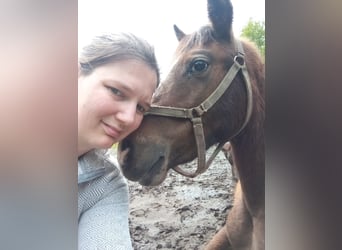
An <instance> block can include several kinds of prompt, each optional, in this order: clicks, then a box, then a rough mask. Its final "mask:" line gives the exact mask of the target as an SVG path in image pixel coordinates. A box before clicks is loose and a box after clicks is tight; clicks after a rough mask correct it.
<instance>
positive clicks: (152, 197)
mask: <svg viewBox="0 0 342 250" xmlns="http://www.w3.org/2000/svg"><path fill="white" fill-rule="evenodd" d="M210 152H212V149H211V150H209V151H208V153H210ZM207 155H208V154H207ZM207 157H208V156H207ZM196 164H197V161H193V162H191V163H188V164H186V165H184V166H186V167H188V168H191V169H195V168H196ZM234 186H235V182H234V181H233V179H232V174H231V167H230V165H229V162H228V160H226V158H225V157H224V154H223V153H222V152H221V153H219V155H218V156H217V157H216V159H215V160H214V162H213V163H212V165H211V166H210V167H209V169H208V170H207V171H206V172H205V173H203V174H201V175H200V176H197V177H196V178H194V179H191V178H186V177H183V176H181V175H179V174H177V173H176V172H174V171H173V170H171V171H169V173H168V177H167V178H166V180H165V181H164V182H163V183H162V184H161V185H159V186H157V187H144V186H141V185H140V184H139V183H135V182H130V181H129V188H130V218H129V223H130V230H131V236H132V240H133V247H134V249H137V250H138V249H139V250H152V249H191V250H196V249H203V247H204V245H205V243H206V242H208V241H209V240H210V239H211V238H212V236H213V235H214V234H215V233H216V232H217V231H218V230H219V229H220V228H221V227H222V226H223V225H224V223H225V219H226V215H227V213H228V211H229V209H230V208H231V207H232V201H233V193H234Z"/></svg>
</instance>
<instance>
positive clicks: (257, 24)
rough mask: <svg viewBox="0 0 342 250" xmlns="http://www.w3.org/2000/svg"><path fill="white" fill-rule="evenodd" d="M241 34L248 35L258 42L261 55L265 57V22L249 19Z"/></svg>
mask: <svg viewBox="0 0 342 250" xmlns="http://www.w3.org/2000/svg"><path fill="white" fill-rule="evenodd" d="M241 36H242V37H246V38H248V39H249V40H251V41H252V42H254V43H255V44H256V46H257V47H258V48H259V50H260V52H261V55H262V56H263V57H265V22H264V21H253V20H252V19H249V21H248V23H247V25H246V26H245V27H244V28H243V29H242V31H241Z"/></svg>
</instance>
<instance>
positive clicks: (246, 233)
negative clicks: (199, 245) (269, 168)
mask: <svg viewBox="0 0 342 250" xmlns="http://www.w3.org/2000/svg"><path fill="white" fill-rule="evenodd" d="M208 14H209V19H210V24H209V25H207V26H204V27H202V28H200V29H199V30H198V31H197V32H194V33H193V34H190V35H186V34H185V33H183V32H182V31H181V30H180V29H179V28H177V27H176V26H175V32H176V36H177V38H178V40H179V46H178V48H177V50H176V53H175V62H174V66H173V68H172V69H171V71H170V73H169V74H168V76H167V77H166V79H165V81H164V82H163V83H162V84H161V85H160V87H159V88H158V89H157V90H156V93H155V95H154V97H153V106H152V107H151V111H150V115H146V117H145V118H144V120H143V122H142V124H141V126H140V128H139V129H138V130H137V131H136V132H134V133H133V134H131V135H130V136H129V137H128V138H126V139H125V140H123V141H122V142H121V143H120V145H119V152H118V153H119V154H118V160H119V163H120V165H121V168H122V171H123V173H124V175H125V176H126V177H127V178H128V179H130V180H133V181H139V183H141V184H142V185H159V184H160V183H162V182H163V181H164V179H165V178H166V175H167V172H168V170H169V169H174V170H176V171H178V172H180V173H182V174H184V175H186V176H189V177H195V176H196V175H198V174H200V173H202V172H203V171H205V170H206V168H207V167H208V166H209V164H210V161H211V159H210V160H209V163H205V156H203V152H202V148H205V149H208V148H209V147H211V146H212V145H214V144H217V143H218V144H219V145H220V146H222V145H223V144H224V143H225V142H227V141H230V143H231V146H232V153H233V155H234V165H235V166H236V168H237V170H238V174H239V182H238V183H237V187H236V192H235V197H234V205H233V208H232V209H231V211H230V212H229V214H228V217H227V222H226V225H225V226H224V227H223V228H222V229H221V230H220V231H219V232H218V233H217V234H216V235H215V236H214V238H213V239H212V240H211V241H210V242H209V244H208V245H207V249H235V250H237V249H239V250H240V249H255V250H261V249H264V245H265V243H264V233H265V228H264V225H265V223H264V218H265V194H264V191H265V187H264V182H265V156H264V133H263V126H264V82H265V78H264V64H263V61H262V60H261V58H260V56H259V54H258V52H257V50H256V49H255V47H254V46H253V45H251V44H250V43H248V42H246V41H243V42H242V43H240V41H238V40H236V39H234V36H233V33H232V19H233V8H232V5H231V3H230V1H228V0H226V1H225V0H208ZM232 72H233V73H232ZM222 86H223V87H222ZM174 107H176V108H174ZM194 134H195V136H194ZM196 157H198V164H199V167H198V169H197V171H196V172H195V173H192V174H191V173H187V172H185V170H182V169H181V168H180V167H179V166H178V165H180V164H183V163H186V162H189V161H191V160H193V159H195V158H196Z"/></svg>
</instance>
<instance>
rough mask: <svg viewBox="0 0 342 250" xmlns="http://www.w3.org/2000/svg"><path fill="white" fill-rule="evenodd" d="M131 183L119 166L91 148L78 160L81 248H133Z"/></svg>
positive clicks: (126, 249) (123, 249) (89, 249)
mask: <svg viewBox="0 0 342 250" xmlns="http://www.w3.org/2000/svg"><path fill="white" fill-rule="evenodd" d="M128 195H129V194H128V186H127V182H126V180H125V179H124V177H123V176H122V174H121V172H120V170H119V169H118V168H117V167H116V166H115V165H114V164H113V163H112V162H110V161H109V160H108V159H107V158H106V157H105V156H104V155H103V154H98V153H96V152H95V151H91V152H89V153H87V154H86V155H84V156H82V157H81V158H79V160H78V249H79V250H97V249H98V250H101V249H113V250H131V249H132V243H131V238H130V234H129V226H128V204H129V197H128Z"/></svg>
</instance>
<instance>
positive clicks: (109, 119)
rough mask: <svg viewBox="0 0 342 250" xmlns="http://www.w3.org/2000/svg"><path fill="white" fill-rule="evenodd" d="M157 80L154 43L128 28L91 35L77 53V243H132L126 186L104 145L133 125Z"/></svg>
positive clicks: (86, 245) (121, 246)
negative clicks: (90, 38)
mask: <svg viewBox="0 0 342 250" xmlns="http://www.w3.org/2000/svg"><path fill="white" fill-rule="evenodd" d="M158 83H159V69H158V65H157V62H156V58H155V54H154V50H153V48H152V47H151V46H150V45H149V44H148V43H147V42H146V41H144V40H141V39H139V38H137V37H136V36H134V35H132V34H111V35H103V36H99V37H96V38H95V39H94V40H93V41H92V43H91V44H90V45H88V46H86V47H84V49H83V51H82V52H81V55H80V57H79V76H78V157H79V158H78V189H79V191H78V223H79V233H78V235H79V236H78V237H79V238H78V240H79V249H91V250H93V249H123V250H126V249H132V244H131V240H130V234H129V227H128V201H129V199H128V187H127V183H126V181H125V179H124V178H123V176H122V175H121V173H120V171H119V169H118V168H117V166H115V165H114V164H113V163H112V162H111V161H109V159H108V157H107V155H106V154H105V149H108V148H110V147H111V146H112V145H113V144H114V143H116V142H118V141H120V140H122V139H123V138H125V137H126V136H127V135H129V134H130V133H131V132H133V131H134V130H135V129H137V128H138V127H139V125H140V123H141V121H142V119H143V115H144V112H145V111H146V110H148V109H149V106H150V102H151V98H152V94H153V92H154V90H155V88H156V87H157V85H158Z"/></svg>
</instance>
